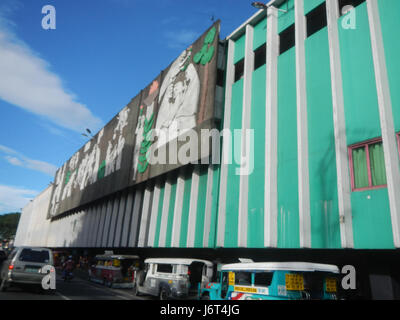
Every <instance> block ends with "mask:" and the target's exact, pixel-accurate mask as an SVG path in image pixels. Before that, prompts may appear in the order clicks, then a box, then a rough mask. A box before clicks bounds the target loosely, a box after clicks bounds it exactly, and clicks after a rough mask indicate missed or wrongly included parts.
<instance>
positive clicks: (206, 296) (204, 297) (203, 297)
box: [200, 293, 210, 300]
mask: <svg viewBox="0 0 400 320" xmlns="http://www.w3.org/2000/svg"><path fill="white" fill-rule="evenodd" d="M200 300H210V295H209V294H208V293H205V294H203V295H202V296H201V298H200Z"/></svg>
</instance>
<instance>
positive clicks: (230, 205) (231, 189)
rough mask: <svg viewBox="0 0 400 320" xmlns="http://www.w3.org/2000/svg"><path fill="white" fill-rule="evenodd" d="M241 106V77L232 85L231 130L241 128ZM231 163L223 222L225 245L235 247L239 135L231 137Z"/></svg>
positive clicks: (236, 234) (236, 237)
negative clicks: (224, 219) (224, 221)
mask: <svg viewBox="0 0 400 320" xmlns="http://www.w3.org/2000/svg"><path fill="white" fill-rule="evenodd" d="M242 106H243V79H242V80H239V81H237V82H236V83H234V84H233V86H232V111H231V128H230V129H231V132H232V136H233V135H234V130H235V129H241V128H242ZM233 140H234V141H235V143H232V164H231V165H229V166H228V178H227V192H226V223H225V241H224V243H225V247H237V240H238V211H239V184H240V176H239V175H236V169H238V168H239V166H237V165H236V164H235V160H234V159H235V157H234V155H235V153H236V158H237V159H239V157H238V155H240V148H241V140H240V135H238V137H235V138H234V139H232V141H233Z"/></svg>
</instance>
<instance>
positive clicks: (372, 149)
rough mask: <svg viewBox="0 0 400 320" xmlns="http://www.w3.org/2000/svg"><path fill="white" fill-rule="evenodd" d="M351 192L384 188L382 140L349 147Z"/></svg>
mask: <svg viewBox="0 0 400 320" xmlns="http://www.w3.org/2000/svg"><path fill="white" fill-rule="evenodd" d="M349 158H350V174H351V188H352V191H363V190H368V189H375V188H382V187H386V168H385V157H384V153H383V144H382V139H381V138H379V139H374V140H370V141H367V142H363V143H360V144H356V145H353V146H351V147H349Z"/></svg>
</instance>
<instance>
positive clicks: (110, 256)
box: [96, 254, 140, 260]
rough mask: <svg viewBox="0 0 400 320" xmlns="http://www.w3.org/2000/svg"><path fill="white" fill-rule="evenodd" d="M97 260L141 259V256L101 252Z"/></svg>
mask: <svg viewBox="0 0 400 320" xmlns="http://www.w3.org/2000/svg"><path fill="white" fill-rule="evenodd" d="M96 259H97V260H109V259H117V260H123V259H140V258H139V256H132V255H125V254H99V255H97V256H96Z"/></svg>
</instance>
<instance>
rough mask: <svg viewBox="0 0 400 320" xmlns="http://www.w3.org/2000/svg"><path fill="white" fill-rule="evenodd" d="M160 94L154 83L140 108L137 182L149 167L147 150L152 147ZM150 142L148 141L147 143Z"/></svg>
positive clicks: (136, 159)
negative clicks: (156, 104) (152, 134)
mask: <svg viewBox="0 0 400 320" xmlns="http://www.w3.org/2000/svg"><path fill="white" fill-rule="evenodd" d="M158 92H159V83H158V81H153V83H152V85H151V87H150V90H149V95H148V96H147V98H146V99H145V100H144V101H143V104H142V105H141V106H140V110H139V117H138V122H137V125H136V129H135V135H136V138H135V149H134V151H133V168H134V172H133V180H136V174H137V171H139V172H140V173H143V172H144V171H145V170H146V168H147V165H148V162H147V159H146V153H147V148H148V146H149V145H150V143H151V141H150V137H149V136H148V135H151V127H152V125H153V119H154V101H155V99H156V98H157V95H158ZM147 140H148V141H147Z"/></svg>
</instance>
